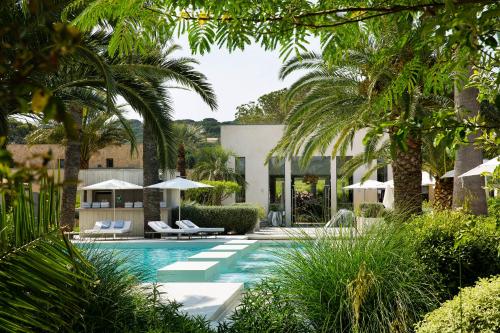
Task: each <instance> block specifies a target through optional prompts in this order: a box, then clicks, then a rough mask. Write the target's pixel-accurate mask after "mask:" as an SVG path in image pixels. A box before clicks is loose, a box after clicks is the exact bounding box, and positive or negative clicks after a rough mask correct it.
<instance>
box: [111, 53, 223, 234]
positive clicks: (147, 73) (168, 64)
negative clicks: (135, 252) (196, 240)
mask: <svg viewBox="0 0 500 333" xmlns="http://www.w3.org/2000/svg"><path fill="white" fill-rule="evenodd" d="M179 49H180V47H179V46H178V45H175V44H173V45H171V46H169V47H166V48H163V49H162V50H156V51H154V52H152V53H150V54H149V55H147V56H140V57H139V56H138V57H128V58H125V59H123V60H121V65H119V66H118V68H120V69H121V73H122V75H127V76H128V78H129V79H132V80H133V81H132V82H134V84H138V85H139V86H138V87H137V88H138V89H136V90H135V91H127V95H125V96H124V97H125V99H126V100H127V98H128V97H129V96H130V95H132V94H135V96H137V97H138V98H143V99H145V100H147V102H148V104H144V105H134V104H132V103H130V101H129V103H130V104H131V105H132V106H133V107H134V108H136V109H137V108H139V109H140V108H142V107H148V108H149V106H148V105H151V103H153V104H152V105H153V106H154V109H155V110H157V111H158V113H160V114H161V116H162V117H163V118H164V120H165V123H164V124H162V127H161V134H162V136H163V138H164V139H165V140H166V142H165V143H166V144H167V145H168V149H164V148H163V146H160V145H158V138H157V137H155V136H154V135H153V134H154V131H153V129H154V128H153V127H154V126H158V121H157V119H156V118H154V117H144V138H143V177H144V186H145V187H146V186H148V185H152V184H154V183H157V182H158V181H159V169H160V168H162V169H165V168H167V167H169V166H173V164H174V163H175V156H176V154H177V145H176V140H175V137H174V135H173V129H172V120H171V113H172V108H171V105H172V104H171V98H170V95H169V92H168V88H167V86H166V84H169V85H170V86H172V85H173V84H175V85H177V86H181V87H184V88H187V89H190V90H192V91H194V92H195V93H197V94H198V95H199V96H200V97H201V98H202V100H203V101H204V102H205V103H206V104H207V105H208V106H209V107H210V108H211V109H213V110H215V109H216V108H217V101H216V97H215V94H214V91H213V89H212V87H211V85H210V84H209V83H208V81H207V79H206V77H205V76H204V75H203V74H202V73H200V72H198V71H196V70H195V68H194V66H195V65H196V64H198V63H197V61H196V60H194V59H192V58H186V57H179V58H174V57H172V54H173V53H174V52H175V51H177V50H179ZM137 59H139V60H140V61H139V62H137V61H136V60H137ZM167 138H168V140H167ZM160 194H161V193H160V191H158V190H156V189H149V188H145V189H144V194H143V202H144V229H145V230H149V226H148V225H147V222H148V221H157V220H159V219H160Z"/></svg>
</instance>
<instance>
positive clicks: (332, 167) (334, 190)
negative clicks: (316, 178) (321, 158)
mask: <svg viewBox="0 0 500 333" xmlns="http://www.w3.org/2000/svg"><path fill="white" fill-rule="evenodd" d="M330 178H331V182H332V187H331V190H330V195H331V201H332V214H331V216H333V215H334V214H335V213H336V212H337V156H333V158H332V159H331V162H330Z"/></svg>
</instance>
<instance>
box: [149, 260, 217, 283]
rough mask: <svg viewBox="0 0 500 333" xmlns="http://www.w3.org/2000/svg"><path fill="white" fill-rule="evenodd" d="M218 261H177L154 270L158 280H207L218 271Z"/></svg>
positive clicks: (213, 276)
mask: <svg viewBox="0 0 500 333" xmlns="http://www.w3.org/2000/svg"><path fill="white" fill-rule="evenodd" d="M218 266H219V262H218V261H177V262H174V263H173V264H170V265H168V266H165V267H163V268H160V269H159V270H158V271H157V272H156V279H157V281H158V282H207V281H211V280H212V279H213V278H215V276H216V275H217V274H218V273H219V271H218Z"/></svg>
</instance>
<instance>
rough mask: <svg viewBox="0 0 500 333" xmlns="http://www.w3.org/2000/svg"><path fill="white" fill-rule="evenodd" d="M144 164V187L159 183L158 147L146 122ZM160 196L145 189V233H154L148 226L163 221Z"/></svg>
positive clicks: (150, 189) (156, 190) (154, 191)
mask: <svg viewBox="0 0 500 333" xmlns="http://www.w3.org/2000/svg"><path fill="white" fill-rule="evenodd" d="M142 162H143V167H142V170H143V178H144V187H146V186H149V185H153V184H156V183H158V181H159V177H158V170H159V169H160V163H159V162H158V152H157V146H156V142H155V140H154V137H153V135H152V130H151V126H150V125H149V123H148V122H147V121H144V133H143V155H142ZM160 194H161V193H160V191H159V190H158V189H152V188H144V191H143V204H144V232H147V231H152V230H151V228H150V227H149V226H148V222H149V221H160V220H161V214H160ZM144 236H146V234H144Z"/></svg>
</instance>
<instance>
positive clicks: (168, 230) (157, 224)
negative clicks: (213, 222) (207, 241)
mask: <svg viewBox="0 0 500 333" xmlns="http://www.w3.org/2000/svg"><path fill="white" fill-rule="evenodd" d="M148 225H149V226H150V227H151V229H153V230H154V233H158V234H160V237H161V235H162V234H166V235H168V234H172V235H177V239H180V236H181V235H187V236H188V237H189V239H191V236H192V235H193V234H196V233H197V231H195V230H184V229H173V228H172V227H171V226H169V225H168V224H166V223H165V222H163V221H149V222H148Z"/></svg>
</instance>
